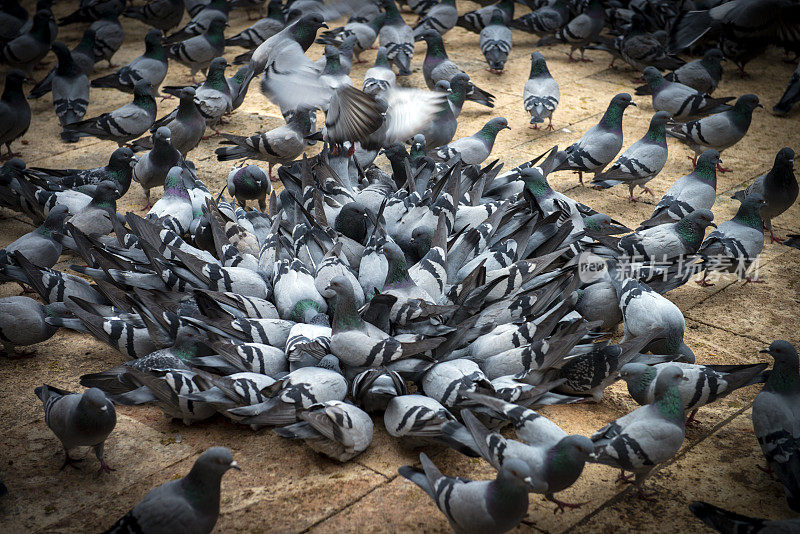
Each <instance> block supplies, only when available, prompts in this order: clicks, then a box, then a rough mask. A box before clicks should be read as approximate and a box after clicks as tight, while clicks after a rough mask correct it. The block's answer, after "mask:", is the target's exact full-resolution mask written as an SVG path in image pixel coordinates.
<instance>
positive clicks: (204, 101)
mask: <svg viewBox="0 0 800 534" xmlns="http://www.w3.org/2000/svg"><path fill="white" fill-rule="evenodd" d="M227 68H228V61H227V60H226V59H225V58H224V57H215V58H214V59H212V60H211V63H210V64H209V67H208V76H206V79H205V81H204V82H203V85H201V86H200V87H198V88H197V89H196V90H195V96H194V100H195V102H196V103H197V107H198V108H199V109H200V113H202V114H203V117H205V118H206V125H208V126H210V127H212V128H214V127H215V126H216V125H217V123H218V122H219V121H220V119H222V116H223V115H224V114H226V113H230V112H231V111H233V94H232V93H231V87H230V85H228V80H227V79H226V78H225V69H227Z"/></svg>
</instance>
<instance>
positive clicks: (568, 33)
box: [537, 0, 605, 61]
mask: <svg viewBox="0 0 800 534" xmlns="http://www.w3.org/2000/svg"><path fill="white" fill-rule="evenodd" d="M604 18H605V16H604V11H603V3H602V2H601V1H600V0H589V2H588V3H587V4H586V9H585V10H584V11H583V13H581V14H580V15H578V16H577V17H575V18H574V19H572V20H570V21H569V22H568V23H567V25H566V26H564V27H563V28H561V29H560V30H558V31H557V32H556V33H555V35H553V36H552V37H549V36H548V37H544V38H542V39H541V40H540V41H539V43H538V44H537V46H542V45H546V44H552V43H567V44H568V45H570V51H569V60H570V61H576V59H575V58H573V57H572V54H573V53H574V52H575V50H576V49H580V51H581V59H580V61H592V60H591V59H587V58H585V57H584V52H585V51H586V48H587V46H589V43H591V42H593V41H596V40H597V37H598V36H599V35H600V32H601V31H602V30H603V23H604Z"/></svg>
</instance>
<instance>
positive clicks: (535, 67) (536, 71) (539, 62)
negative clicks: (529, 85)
mask: <svg viewBox="0 0 800 534" xmlns="http://www.w3.org/2000/svg"><path fill="white" fill-rule="evenodd" d="M537 76H550V70H549V69H548V68H547V61H545V59H544V56H543V55H542V53H541V52H532V53H531V74H530V76H529V77H530V78H534V77H537Z"/></svg>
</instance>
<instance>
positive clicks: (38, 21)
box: [0, 10, 55, 77]
mask: <svg viewBox="0 0 800 534" xmlns="http://www.w3.org/2000/svg"><path fill="white" fill-rule="evenodd" d="M51 16H52V14H51V13H50V11H47V10H39V11H37V12H36V15H34V17H33V27H32V28H31V29H30V31H29V32H27V33H24V34H22V35H20V36H19V37H16V38H15V39H13V40H11V41H9V42H7V43H5V44H4V45H3V47H2V48H0V62H2V63H5V64H6V65H10V66H11V67H12V68H15V69H20V70H23V71H25V73H26V74H27V75H28V76H29V77H32V76H33V68H34V67H35V66H36V64H37V63H39V61H41V60H42V59H43V58H44V56H46V55H47V53H48V52H49V51H50V42H51V41H52V40H53V39H52V38H54V37H55V36H54V35H51V33H50V17H51ZM51 37H52V38H51Z"/></svg>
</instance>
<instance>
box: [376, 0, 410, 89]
mask: <svg viewBox="0 0 800 534" xmlns="http://www.w3.org/2000/svg"><path fill="white" fill-rule="evenodd" d="M381 6H382V7H383V8H384V9H385V11H386V19H385V20H384V23H383V27H382V28H381V30H380V32H378V38H379V42H380V45H381V46H385V47H386V57H387V58H388V59H389V61H391V62H392V63H393V64H394V65H395V66H396V67H397V71H398V72H397V73H398V75H400V76H409V75H410V74H411V58H413V57H414V31H413V30H412V29H411V27H410V26H409V25H408V24H406V22H405V21H404V20H403V17H401V16H400V11H398V9H397V4H396V3H395V1H394V0H382V1H381Z"/></svg>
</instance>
